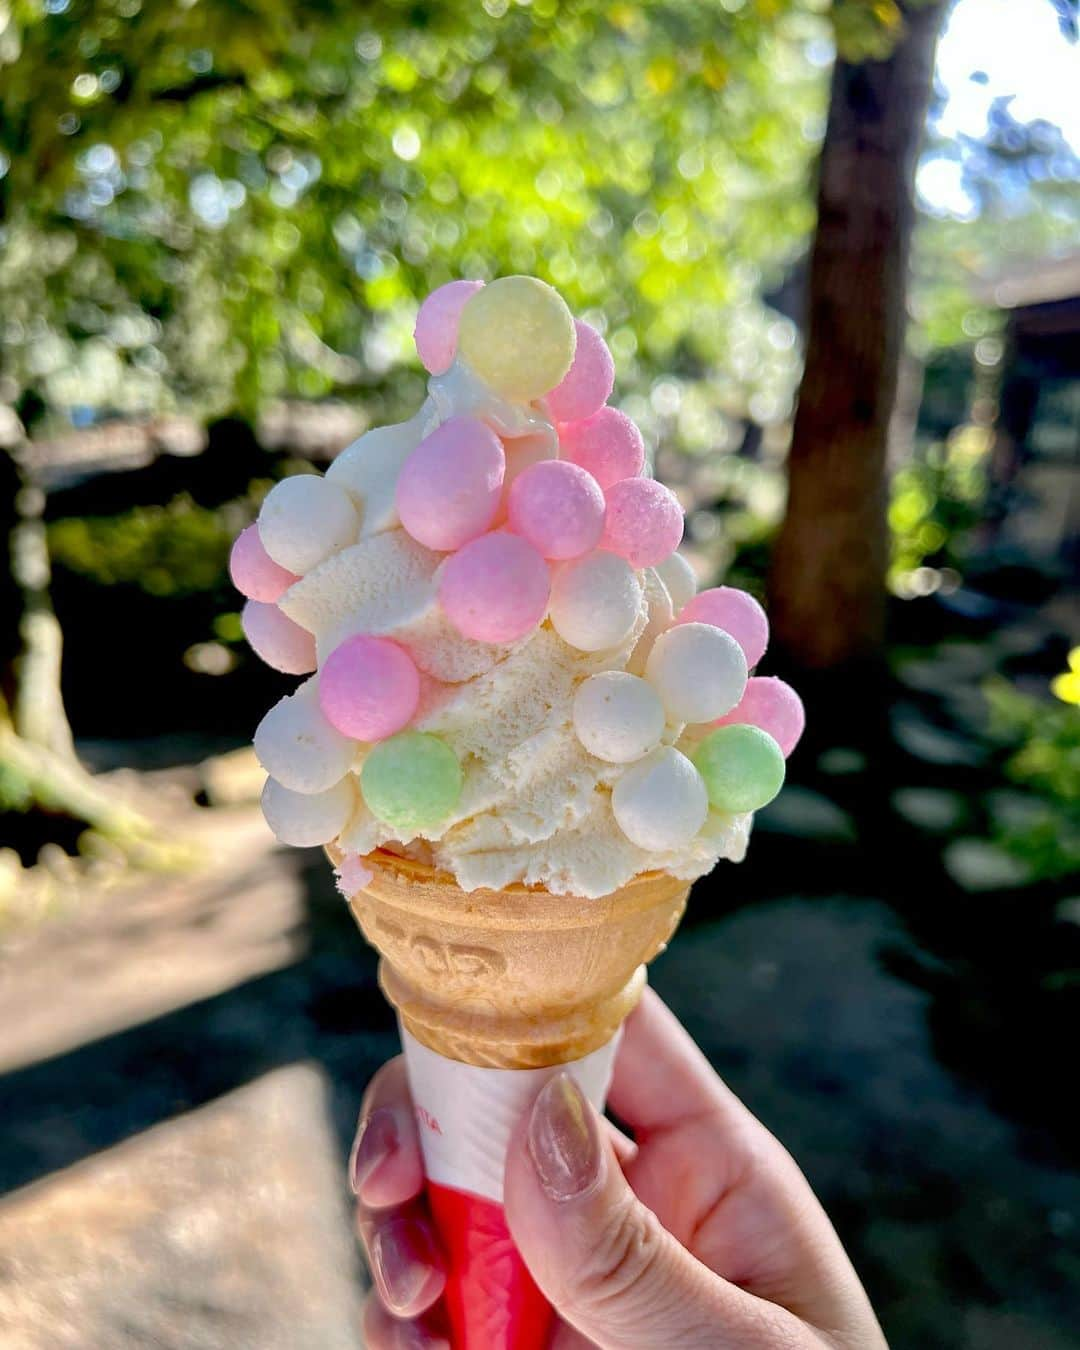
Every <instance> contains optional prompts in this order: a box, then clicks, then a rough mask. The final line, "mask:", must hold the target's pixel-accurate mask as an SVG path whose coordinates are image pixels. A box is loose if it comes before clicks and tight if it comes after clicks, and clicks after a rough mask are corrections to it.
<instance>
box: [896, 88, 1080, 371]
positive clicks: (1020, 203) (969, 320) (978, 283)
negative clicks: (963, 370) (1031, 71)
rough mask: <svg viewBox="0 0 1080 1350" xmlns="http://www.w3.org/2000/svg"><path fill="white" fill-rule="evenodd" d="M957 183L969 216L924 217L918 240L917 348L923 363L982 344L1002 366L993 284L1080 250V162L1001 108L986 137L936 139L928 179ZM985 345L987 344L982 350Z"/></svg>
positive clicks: (994, 108)
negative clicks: (937, 352) (936, 175)
mask: <svg viewBox="0 0 1080 1350" xmlns="http://www.w3.org/2000/svg"><path fill="white" fill-rule="evenodd" d="M927 168H929V169H930V170H931V171H933V170H934V169H937V171H938V172H940V171H941V170H942V169H943V168H944V169H945V171H946V172H947V173H949V174H950V177H951V176H953V175H954V176H955V177H954V182H955V187H956V190H957V192H956V195H957V197H958V199H959V200H966V202H967V207H966V209H964V210H962V211H959V212H954V211H947V210H944V209H936V210H927V209H924V211H923V214H922V216H921V218H920V224H919V227H918V229H917V231H916V237H915V248H914V257H913V278H912V291H911V299H910V306H911V312H912V317H913V318H914V320H915V322H914V325H913V327H912V330H911V334H910V337H911V341H912V343H913V345H914V346H915V348H916V349H917V351H918V352H919V353H920V354H921V355H926V353H927V352H930V351H932V350H934V349H935V348H941V347H950V346H953V345H955V344H958V343H965V344H979V343H980V342H982V344H983V350H982V352H981V353H980V359H983V358H985V360H984V364H987V365H993V364H995V363H996V362H997V361H999V360H1000V359H1001V355H1002V352H1001V344H1000V342H998V341H996V338H997V335H998V334H999V333H1000V331H1001V326H1002V314H1001V311H1000V310H998V309H997V308H996V307H995V305H994V300H993V285H992V283H993V282H994V281H995V280H996V279H997V278H998V277H1000V276H1002V275H1003V274H1004V273H1007V272H1008V271H1009V269H1010V267H1015V266H1017V265H1018V264H1023V263H1024V262H1031V261H1038V260H1041V259H1043V258H1049V257H1052V256H1054V255H1055V254H1060V253H1062V252H1065V251H1068V250H1070V249H1075V248H1076V247H1077V241H1078V240H1080V157H1078V156H1077V154H1076V152H1075V151H1074V150H1073V149H1072V147H1071V146H1070V145H1069V143H1068V141H1067V140H1066V139H1065V137H1064V136H1063V135H1062V133H1061V130H1060V129H1059V128H1058V127H1056V126H1054V125H1052V124H1051V123H1049V122H1045V121H1041V120H1037V121H1033V122H1020V121H1018V120H1017V119H1016V118H1015V117H1014V116H1013V113H1012V110H1011V99H1008V98H999V99H995V100H994V102H993V104H992V105H991V108H990V115H989V124H988V127H987V132H986V135H985V136H982V137H979V138H975V137H971V136H965V135H961V136H958V137H955V138H951V139H949V140H948V141H945V140H944V139H943V138H942V137H941V136H940V135H938V134H937V133H935V131H934V130H933V115H932V120H931V134H930V137H929V141H928V145H927V151H926V158H925V160H924V170H926V169H927ZM984 339H985V341H984Z"/></svg>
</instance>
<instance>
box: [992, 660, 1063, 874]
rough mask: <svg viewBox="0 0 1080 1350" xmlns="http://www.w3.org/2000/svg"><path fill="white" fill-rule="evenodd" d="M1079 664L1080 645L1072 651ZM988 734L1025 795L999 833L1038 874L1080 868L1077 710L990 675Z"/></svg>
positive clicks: (1004, 821)
mask: <svg viewBox="0 0 1080 1350" xmlns="http://www.w3.org/2000/svg"><path fill="white" fill-rule="evenodd" d="M1070 662H1071V670H1072V672H1073V673H1075V672H1076V671H1077V670H1080V650H1078V651H1076V652H1074V653H1073V654H1071V656H1070ZM984 692H985V695H986V699H987V702H988V704H989V707H990V714H991V733H992V735H993V736H994V737H995V738H996V739H997V740H998V742H999V744H1001V745H1002V746H1003V747H1004V748H1005V749H1006V751H1007V754H1008V758H1007V759H1006V762H1005V772H1006V774H1007V776H1008V777H1009V778H1010V779H1011V780H1012V781H1013V782H1015V783H1018V784H1020V785H1021V786H1022V787H1023V788H1025V789H1026V791H1027V793H1028V794H1029V797H1028V801H1027V803H1026V807H1025V810H1024V811H1022V812H1019V813H1015V812H1014V813H1012V815H1011V817H1010V814H1009V813H1006V814H1005V815H1004V816H1003V818H1001V819H1000V820H999V822H998V825H997V840H998V842H999V843H1000V844H1001V845H1002V846H1003V847H1005V848H1006V849H1007V850H1008V851H1009V852H1010V853H1012V854H1013V855H1014V856H1016V857H1019V858H1021V859H1022V860H1023V861H1024V862H1025V863H1026V864H1028V866H1029V867H1030V868H1031V870H1032V873H1033V874H1034V875H1036V876H1039V877H1049V878H1057V877H1067V876H1070V875H1072V874H1075V873H1076V872H1077V870H1078V869H1080V711H1078V709H1077V708H1076V706H1075V705H1074V704H1071V703H1069V702H1059V701H1051V700H1048V699H1044V698H1034V697H1032V696H1031V695H1028V694H1025V693H1023V692H1021V691H1020V690H1018V689H1016V688H1014V687H1013V685H1011V684H1010V683H1009V682H1008V681H1007V680H1005V679H1002V678H996V679H993V680H991V681H988V682H987V684H986V686H985V690H984Z"/></svg>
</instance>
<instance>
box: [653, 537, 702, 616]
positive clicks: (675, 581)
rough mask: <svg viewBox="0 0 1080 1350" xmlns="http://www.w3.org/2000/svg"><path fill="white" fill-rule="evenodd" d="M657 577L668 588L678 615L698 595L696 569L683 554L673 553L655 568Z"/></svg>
mask: <svg viewBox="0 0 1080 1350" xmlns="http://www.w3.org/2000/svg"><path fill="white" fill-rule="evenodd" d="M654 570H655V572H656V575H657V576H658V577H659V578H660V580H661V581H662V582H663V583H664V585H665V586H666V587H667V593H668V595H670V596H671V604H672V608H673V609H674V610H675V613H676V614H678V612H679V610H680V609H682V607H683V605H688V604H689V603H690V601H691V600H693V598H694V596H695V595H697V577H696V576H695V575H694V569H693V568H692V567H691V566H690V564H689V563H688V562H687V561H686V559H685V558H684V557H683V555H682V554H681V553H678V552H676V553H672V554H671V555H670V556H669V557H667V558H665V559H664V561H663V562H662V563H657V565H656V567H655V569H654Z"/></svg>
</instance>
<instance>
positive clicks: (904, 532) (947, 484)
mask: <svg viewBox="0 0 1080 1350" xmlns="http://www.w3.org/2000/svg"><path fill="white" fill-rule="evenodd" d="M990 444H991V433H990V432H989V430H988V429H987V428H985V427H978V426H964V427H959V428H958V429H957V430H956V431H955V432H954V433H953V434H952V435H951V436H949V438H948V439H947V440H945V441H939V442H936V443H935V444H933V445H930V446H928V447H927V448H926V449H925V450H923V451H920V452H919V453H917V454H916V455H915V456H914V457H913V458H912V459H910V460H908V461H907V462H906V463H904V464H902V465H901V466H900V468H899V469H897V471H896V473H895V474H894V475H893V478H892V485H891V498H890V501H889V526H890V530H891V534H892V559H891V562H890V567H889V584H890V586H891V587H892V589H893V590H894V591H896V592H898V593H899V594H911V593H912V592H911V591H910V586H911V582H912V575H913V573H915V572H917V571H918V569H920V568H925V567H932V568H937V569H940V568H944V567H951V568H956V567H957V565H958V564H959V563H960V562H961V561H962V555H963V553H964V551H965V545H966V543H967V540H968V537H969V535H970V532H971V530H972V529H973V528H974V526H976V525H977V524H978V522H979V521H980V519H981V518H982V504H983V501H984V499H985V496H986V491H987V468H988V458H989V453H990Z"/></svg>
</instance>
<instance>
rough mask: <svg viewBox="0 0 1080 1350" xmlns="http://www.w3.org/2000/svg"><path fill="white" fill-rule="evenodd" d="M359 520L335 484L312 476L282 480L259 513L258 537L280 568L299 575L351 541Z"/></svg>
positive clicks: (354, 540)
mask: <svg viewBox="0 0 1080 1350" xmlns="http://www.w3.org/2000/svg"><path fill="white" fill-rule="evenodd" d="M359 529H360V516H359V514H358V513H357V510H356V507H355V506H354V505H353V503H352V498H351V497H350V496H349V494H348V493H347V492H346V491H345V489H344V488H343V487H341V486H340V484H338V483H333V482H331V481H330V480H329V479H328V478H320V477H318V476H317V475H316V474H312V473H301V474H296V475H295V476H294V477H292V478H284V479H282V481H281V482H280V483H277V484H276V485H275V486H274V487H272V488H271V489H270V491H269V493H268V494H267V497H266V500H265V501H264V502H263V504H262V510H261V511H260V512H259V538H260V539H261V540H262V545H263V548H265V549H266V551H267V553H269V554H270V556H271V558H273V560H274V562H276V563H277V564H278V566H279V567H286V568H288V570H289V571H290V572H296V573H297V574H298V575H299V576H303V574H304V573H305V572H310V571H311V569H312V568H313V567H317V566H318V564H319V563H321V562H322V561H323V559H324V558H328V557H329V556H330V554H331V553H336V552H337V550H338V549H341V548H346V547H347V546H348V545H349V544H352V543H355V542H356V536H357V533H358V531H359Z"/></svg>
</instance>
